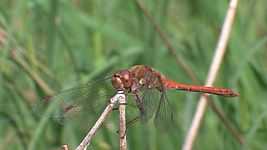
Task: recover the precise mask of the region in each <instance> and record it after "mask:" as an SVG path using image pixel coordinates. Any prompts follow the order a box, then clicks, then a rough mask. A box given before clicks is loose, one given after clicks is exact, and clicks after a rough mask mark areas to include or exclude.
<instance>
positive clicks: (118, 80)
mask: <svg viewBox="0 0 267 150" xmlns="http://www.w3.org/2000/svg"><path fill="white" fill-rule="evenodd" d="M132 80H133V79H132V75H131V73H130V71H128V70H121V71H118V72H117V73H115V74H114V75H113V76H112V86H113V87H114V88H115V89H117V90H124V91H129V90H130V89H131V86H132V83H133V81H132Z"/></svg>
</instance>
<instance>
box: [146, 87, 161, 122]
mask: <svg viewBox="0 0 267 150" xmlns="http://www.w3.org/2000/svg"><path fill="white" fill-rule="evenodd" d="M141 95H142V96H141V102H142V103H143V108H144V112H141V120H142V121H145V122H147V121H149V120H150V119H151V118H152V117H153V115H154V114H155V112H156V110H157V106H158V103H159V100H160V95H161V93H160V92H159V91H158V90H157V89H155V88H151V89H148V88H145V89H143V90H142V94H141Z"/></svg>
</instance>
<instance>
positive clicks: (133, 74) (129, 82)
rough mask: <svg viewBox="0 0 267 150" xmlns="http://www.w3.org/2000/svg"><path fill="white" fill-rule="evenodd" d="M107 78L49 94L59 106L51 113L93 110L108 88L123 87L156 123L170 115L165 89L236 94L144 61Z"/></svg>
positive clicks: (62, 114)
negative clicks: (178, 77) (173, 76)
mask: <svg viewBox="0 0 267 150" xmlns="http://www.w3.org/2000/svg"><path fill="white" fill-rule="evenodd" d="M107 79H109V80H104V82H103V83H101V82H95V83H89V84H85V85H82V86H79V87H74V88H72V89H69V90H65V91H63V92H61V93H59V94H58V95H55V96H53V97H52V98H50V99H49V101H56V102H57V105H58V106H60V109H56V115H55V116H54V117H56V118H57V119H59V120H62V119H65V117H66V116H68V114H71V113H70V112H77V111H78V112H80V111H81V110H82V111H83V112H88V111H89V112H93V113H96V110H95V106H96V105H98V104H100V101H101V100H100V99H105V100H108V99H109V98H110V97H111V96H112V95H109V94H107V93H110V90H111V91H113V93H114V94H115V93H116V91H121V90H122V91H124V93H125V94H126V95H127V97H128V98H130V99H133V100H134V104H135V105H136V106H137V108H138V110H139V113H140V114H141V115H140V116H141V119H144V120H148V119H150V118H152V116H153V115H154V116H155V121H156V123H157V121H162V120H166V119H168V120H170V118H171V117H172V116H171V114H170V110H169V109H170V108H169V107H170V106H169V104H168V100H167V95H166V91H167V90H170V89H174V90H184V91H189V92H202V93H208V94H215V95H220V96H227V97H235V96H238V95H239V94H238V93H235V92H234V91H232V90H231V89H227V88H217V87H207V86H197V85H187V84H182V83H178V82H175V81H173V80H170V79H168V78H166V77H165V76H164V75H162V74H161V73H159V72H158V71H156V70H154V69H153V68H151V67H149V66H145V65H136V66H133V67H131V68H129V69H124V70H120V71H118V72H116V73H114V74H113V75H112V76H111V77H108V78H107ZM110 80H111V84H110ZM105 81H109V82H108V83H107V82H105ZM110 88H111V89H110ZM112 89H113V90H112ZM105 96H108V97H105ZM128 102H129V99H128ZM102 107H104V106H102ZM84 110H85V111H84ZM85 115H86V117H85V118H88V113H86V114H85Z"/></svg>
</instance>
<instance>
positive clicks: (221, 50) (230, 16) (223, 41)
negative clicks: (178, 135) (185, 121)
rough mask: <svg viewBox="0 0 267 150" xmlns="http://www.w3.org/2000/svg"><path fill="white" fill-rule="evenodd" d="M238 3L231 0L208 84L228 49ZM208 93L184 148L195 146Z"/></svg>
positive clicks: (209, 84) (194, 119) (202, 97)
mask: <svg viewBox="0 0 267 150" xmlns="http://www.w3.org/2000/svg"><path fill="white" fill-rule="evenodd" d="M237 4H238V0H231V1H230V4H229V7H228V11H227V14H226V17H225V20H224V24H223V28H222V31H221V34H220V37H219V40H218V44H217V47H216V49H215V54H214V56H213V60H212V63H211V66H210V70H209V74H208V77H207V81H206V84H205V85H206V86H212V84H213V82H214V81H215V79H216V76H217V73H218V70H219V68H220V65H221V63H222V60H223V56H224V54H225V51H226V45H227V42H228V40H229V35H230V31H231V29H232V24H233V21H234V17H235V13H236V7H237ZM207 104H208V101H207V95H202V96H201V97H200V100H199V103H198V106H197V110H196V113H195V116H194V118H193V121H192V124H191V127H190V129H189V131H188V133H187V136H186V140H185V143H184V145H183V150H191V149H192V147H193V143H194V141H195V139H196V136H197V133H198V129H199V127H200V125H201V122H202V119H203V117H204V113H205V110H206V107H207Z"/></svg>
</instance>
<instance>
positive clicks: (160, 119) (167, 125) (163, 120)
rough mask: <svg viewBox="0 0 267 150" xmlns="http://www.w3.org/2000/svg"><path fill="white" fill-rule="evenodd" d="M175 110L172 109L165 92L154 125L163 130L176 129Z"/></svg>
mask: <svg viewBox="0 0 267 150" xmlns="http://www.w3.org/2000/svg"><path fill="white" fill-rule="evenodd" d="M173 112H174V109H173V108H172V107H171V105H170V103H169V100H168V98H167V95H166V92H165V91H163V92H162V94H161V97H160V101H159V103H158V106H157V110H156V114H155V118H154V123H155V125H156V127H157V128H159V129H161V130H170V129H171V128H173V127H175V121H174V117H173V114H174V113H173Z"/></svg>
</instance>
